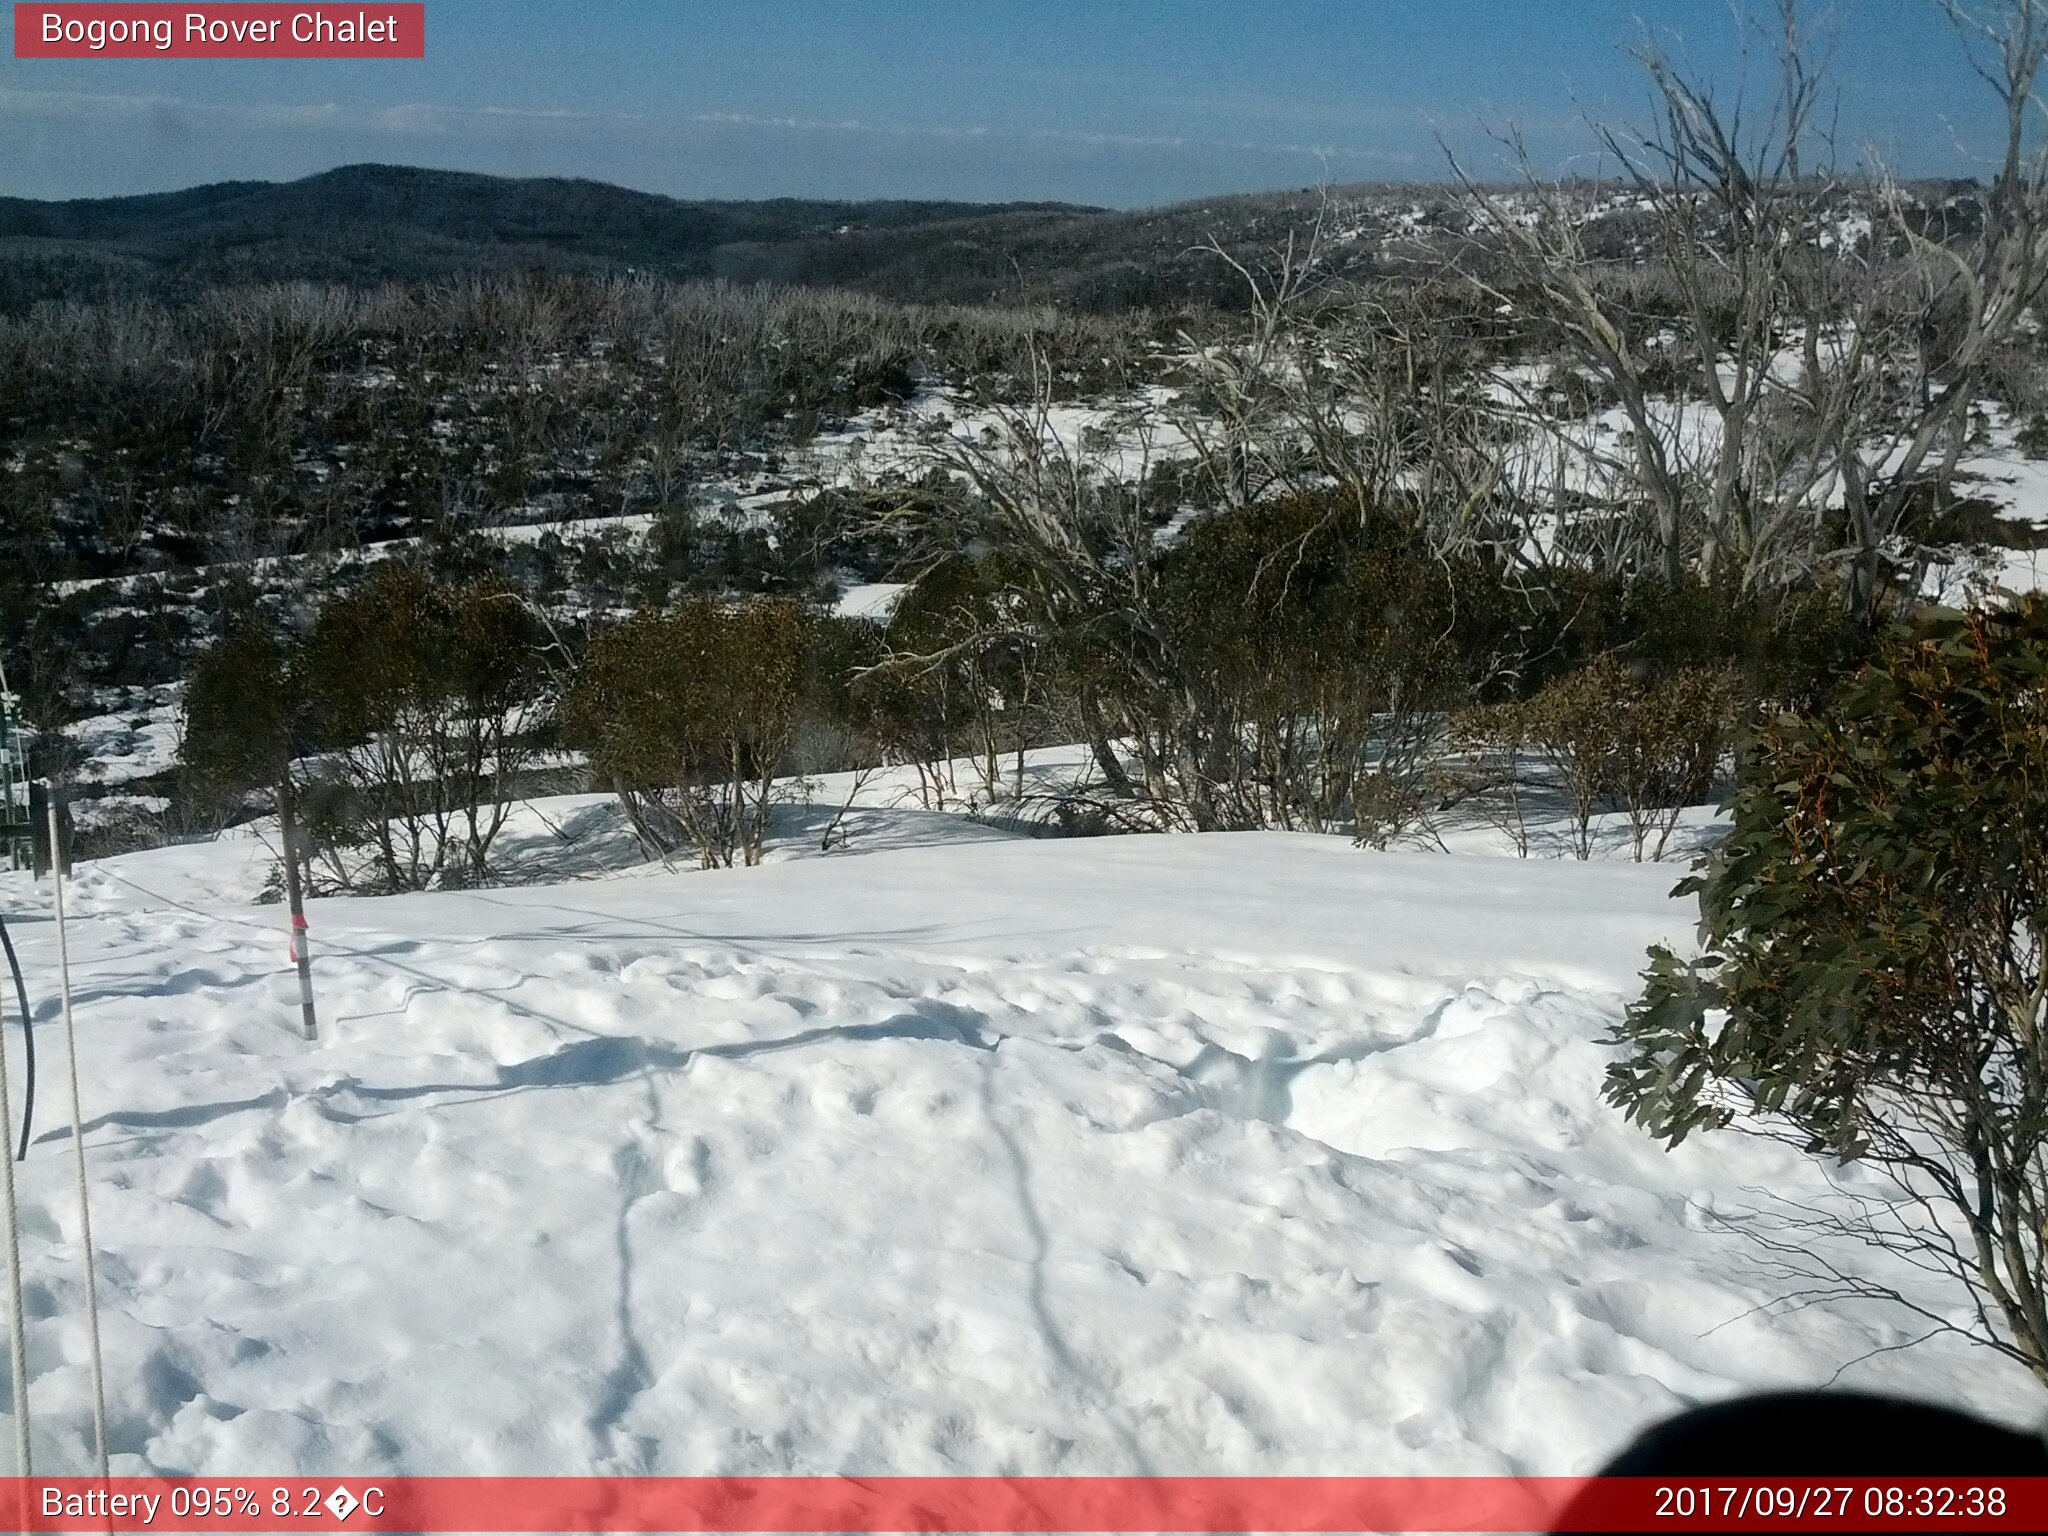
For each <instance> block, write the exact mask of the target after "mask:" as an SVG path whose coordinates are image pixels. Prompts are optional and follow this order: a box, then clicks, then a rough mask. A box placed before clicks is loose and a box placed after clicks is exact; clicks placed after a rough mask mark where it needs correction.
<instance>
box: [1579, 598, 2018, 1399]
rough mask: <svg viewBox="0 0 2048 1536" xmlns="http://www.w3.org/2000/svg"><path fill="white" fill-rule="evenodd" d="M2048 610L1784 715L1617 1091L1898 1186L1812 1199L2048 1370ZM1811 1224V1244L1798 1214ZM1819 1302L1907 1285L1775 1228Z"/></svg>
mask: <svg viewBox="0 0 2048 1536" xmlns="http://www.w3.org/2000/svg"><path fill="white" fill-rule="evenodd" d="M2044 807H2048V600H2044V599H2043V598H2041V597H2038V596H2036V597H2032V598H2029V599H2027V600H2026V601H2025V602H2024V603H2023V604H2022V605H2021V606H2019V607H2017V608H2013V609H2009V610H2000V611H1994V612H1985V613H1967V614H1964V613H1955V612H1937V613H1934V614H1931V615H1929V616H1928V617H1926V618H1925V619H1923V620H1921V621H1920V622H1919V623H1917V624H1916V625H1915V626H1913V627H1911V628H1910V629H1904V630H1901V631H1900V632H1898V633H1896V634H1894V635H1893V636H1892V637H1890V639H1889V640H1888V641H1887V643H1886V645H1885V647H1884V649H1883V650H1882V652H1881V654H1880V656H1879V658H1878V659H1877V660H1876V661H1874V662H1873V663H1871V664H1870V665H1868V666H1866V667H1865V668H1864V669H1863V670H1862V671H1861V672H1860V673H1859V674H1858V675H1857V676H1856V677H1855V678H1854V679H1853V680H1852V681H1851V682H1849V683H1848V684H1846V685H1844V687H1843V688H1842V690H1841V691H1840V692H1839V693H1838V694H1837V695H1836V696H1835V697H1834V698H1833V699H1831V700H1829V701H1827V702H1825V703H1823V704H1822V705H1820V706H1818V707H1816V708H1814V709H1811V710H1807V711H1802V712H1797V713H1787V714H1783V715H1780V716H1778V717H1777V718H1775V719H1773V720H1771V721H1769V722H1768V723H1767V724H1765V725H1763V726H1762V727H1761V728H1760V729H1759V730H1758V731H1757V733H1756V735H1755V737H1754V740H1753V741H1752V742H1751V744H1750V746H1749V748H1748V751H1747V754H1746V758H1745V762H1744V764H1743V767H1742V771H1741V776H1740V781H1739V784H1738V788H1737V792H1736V794H1735V796H1734V800H1733V806H1732V809H1733V816H1734V827H1733V831H1732V833H1731V835H1730V836H1729V838H1728V839H1727V841H1726V843H1725V844H1724V845H1723V846H1722V847H1721V848H1720V849H1719V850H1718V851H1717V852H1716V853H1714V854H1713V855H1712V856H1710V858H1709V859H1708V860H1707V861H1706V863H1705V864H1704V866H1703V868H1702V871H1701V873H1700V874H1699V875H1698V876H1697V877H1696V878H1694V879H1692V880H1690V881H1688V882H1687V883H1686V884H1685V885H1683V886H1681V887H1680V890H1681V891H1687V892H1697V893H1698V894H1699V896H1700V898H1701V905H1702V911H1703V917H1702V922H1701V938H1702V941H1703V946H1702V947H1703V950H1704V953H1703V954H1702V955H1701V956H1700V957H1699V958H1698V959H1694V960H1683V959H1680V958H1679V957H1678V956H1676V955H1674V954H1672V953H1671V952H1669V951H1668V950H1662V949H1659V950H1657V951H1654V952H1653V955H1652V964H1651V966H1650V969H1649V971H1648V973H1647V977H1646V982H1647V985H1646V987H1645V990H1644V992H1643V995H1642V997H1641V998H1640V1000H1639V1001H1638V1002H1637V1003H1636V1004H1635V1005H1634V1007H1633V1008H1632V1009H1631V1010H1630V1011H1629V1013H1628V1015H1627V1017H1626V1020H1625V1022H1624V1023H1623V1024H1622V1025H1621V1027H1620V1029H1619V1033H1618V1041H1619V1043H1620V1044H1622V1045H1624V1046H1626V1047H1627V1048H1628V1052H1629V1054H1628V1056H1627V1058H1626V1059H1625V1060H1622V1061H1620V1062H1618V1063H1617V1064H1616V1065H1615V1066H1614V1067H1613V1068H1612V1070H1611V1074H1610V1077H1609V1081H1608V1090H1607V1091H1608V1097H1609V1099H1610V1100H1611V1101H1612V1102H1613V1103H1615V1104H1617V1105H1619V1106H1621V1107H1623V1108H1624V1109H1626V1110H1627V1112H1628V1113H1629V1115H1630V1116H1631V1118H1633V1119H1635V1120H1637V1121H1639V1122H1640V1123H1642V1124H1643V1125H1644V1126H1646V1127H1647V1128H1648V1129H1649V1130H1650V1131H1651V1132H1652V1133H1653V1134H1655V1135H1656V1136H1658V1137H1660V1138H1662V1139H1663V1140H1665V1141H1667V1142H1670V1143H1672V1144H1676V1143H1677V1142H1679V1141H1681V1140H1683V1139H1684V1138H1685V1137H1686V1136H1687V1135H1688V1134H1690V1133H1691V1132H1693V1131H1695V1130H1706V1129H1714V1128H1720V1127H1738V1128H1742V1129H1746V1130H1750V1131H1753V1132H1757V1133H1761V1134H1764V1135H1768V1136H1774V1137H1779V1138H1784V1139H1787V1140H1790V1141H1792V1142H1794V1143H1795V1144H1796V1145H1799V1146H1802V1147H1804V1148H1805V1149H1806V1150H1808V1151H1810V1152H1812V1153H1814V1154H1816V1155H1823V1156H1826V1157H1829V1158H1832V1159H1836V1160H1839V1161H1842V1162H1851V1161H1857V1162H1864V1163H1870V1164H1876V1165H1880V1166H1881V1167H1883V1168H1884V1169H1887V1170H1889V1171H1891V1172H1892V1173H1893V1174H1895V1175H1896V1176H1897V1178H1898V1181H1899V1188H1900V1191H1901V1193H1900V1195H1899V1196H1898V1198H1896V1199H1895V1200H1885V1201H1874V1200H1862V1201H1858V1202H1855V1203H1854V1205H1853V1210H1854V1212H1855V1214H1853V1215H1850V1216H1843V1215H1840V1214H1835V1213H1823V1212H1810V1213H1807V1214H1808V1216H1809V1218H1810V1223H1811V1225H1813V1226H1818V1227H1822V1228H1825V1229H1828V1230H1831V1231H1834V1232H1837V1233H1850V1234H1853V1235H1854V1236H1856V1237H1858V1238H1860V1239H1862V1240H1865V1241H1870V1242H1875V1243H1878V1244H1881V1245H1883V1246H1885V1247H1887V1248H1889V1249H1892V1250H1893V1251H1895V1252H1898V1253H1900V1254H1902V1255H1904V1256H1905V1257H1906V1258H1907V1259H1908V1260H1909V1261H1910V1262H1913V1263H1915V1264H1916V1265H1919V1266H1920V1267H1922V1268H1933V1269H1936V1270H1938V1271H1942V1272H1946V1273H1948V1274H1950V1275H1952V1276H1954V1277H1955V1278H1956V1279H1957V1280H1959V1281H1960V1282H1961V1283H1962V1285H1963V1286H1964V1287H1965V1288H1966V1289H1967V1291H1968V1293H1969V1295H1970V1297H1971V1299H1972V1301H1973V1304H1974V1311H1973V1315H1972V1320H1970V1321H1967V1322H1964V1323H1958V1322H1957V1321H1955V1319H1954V1318H1953V1317H1952V1316H1950V1315H1946V1314H1936V1313H1934V1312H1931V1311H1927V1310H1926V1309H1922V1308H1917V1307H1916V1308H1914V1310H1916V1311H1919V1312H1920V1313H1921V1316H1922V1317H1923V1319H1924V1320H1925V1321H1926V1322H1927V1323H1928V1324H1929V1325H1930V1327H1931V1329H1932V1330H1933V1331H1936V1332H1942V1331H1953V1332H1961V1333H1963V1334H1966V1335H1967V1336H1969V1337H1971V1338H1973V1339H1976V1340H1978V1341H1980V1342H1982V1343H1986V1344H1989V1345H1991V1346H1992V1347H1994V1348H1996V1349H1998V1350H2000V1351H2002V1352H2003V1353H2005V1354H2007V1355H2009V1356H2011V1357H2013V1358H2015V1359H2017V1360H2019V1361H2021V1362H2022V1363H2024V1364H2025V1365H2026V1366H2027V1367H2028V1368H2029V1369H2030V1370H2032V1371H2033V1373H2034V1374H2035V1375H2036V1376H2037V1377H2039V1378H2040V1379H2041V1380H2042V1381H2043V1382H2048V1293H2044V1286H2048V1272H2044V1258H2048V955H2044V946H2048V814H2044V811H2043V808H2044ZM1794 1228H1795V1230H1796V1231H1797V1232H1798V1234H1799V1238H1800V1239H1804V1238H1807V1237H1810V1236H1811V1235H1812V1234H1811V1232H1810V1231H1809V1230H1806V1225H1805V1224H1803V1223H1800V1222H1796V1221H1795V1223H1794ZM1774 1246H1776V1247H1777V1249H1778V1251H1779V1252H1780V1253H1782V1254H1784V1255H1785V1256H1786V1258H1787V1263H1788V1273H1798V1274H1800V1275H1802V1276H1803V1277H1806V1278H1809V1279H1812V1280H1814V1281H1815V1282H1816V1284H1817V1290H1816V1291H1815V1292H1813V1293H1812V1294H1834V1295H1839V1294H1851V1295H1863V1296H1876V1297H1883V1298H1885V1299H1888V1300H1891V1301H1893V1302H1898V1303H1901V1304H1904V1302H1903V1298H1901V1297H1900V1296H1899V1295H1898V1294H1897V1293H1895V1292H1892V1291H1890V1290H1888V1289H1887V1288H1885V1287H1883V1286H1882V1285H1880V1284H1878V1283H1876V1282H1874V1281H1872V1280H1870V1279H1868V1278H1867V1277H1865V1276H1861V1275H1858V1274H1852V1273H1848V1272H1845V1271H1844V1270H1842V1269H1841V1268H1840V1267H1830V1266H1828V1265H1826V1264H1825V1263H1824V1261H1821V1260H1819V1259H1817V1258H1816V1257H1815V1253H1814V1249H1813V1247H1812V1245H1811V1244H1810V1243H1808V1242H1805V1241H1803V1240H1795V1241H1789V1242H1788V1241H1782V1240H1778V1241H1776V1242H1775V1244H1774Z"/></svg>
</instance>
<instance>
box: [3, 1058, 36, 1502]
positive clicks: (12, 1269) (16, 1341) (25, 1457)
mask: <svg viewBox="0 0 2048 1536" xmlns="http://www.w3.org/2000/svg"><path fill="white" fill-rule="evenodd" d="M0 1116H4V1118H5V1119H6V1120H8V1121H12V1120H13V1118H14V1095H13V1094H12V1093H11V1092H10V1091H9V1090H8V1084H7V1052H6V1051H4V1050H0ZM0 1219H4V1220H5V1221H6V1223H7V1345H8V1350H9V1360H10V1363H11V1364H12V1366H13V1370H12V1372H11V1375H12V1376H13V1383H12V1385H13V1388H14V1466H15V1471H16V1472H17V1473H18V1474H19V1475H20V1476H22V1477H27V1476H29V1475H30V1473H31V1470H32V1467H31V1463H30V1460H29V1451H28V1334H27V1328H28V1324H27V1322H26V1320H25V1319H24V1318H23V1316H22V1310H21V1214H20V1209H19V1207H18V1206H17V1205H16V1203H15V1195H14V1159H13V1158H11V1157H0ZM24 1497H26V1495H24Z"/></svg>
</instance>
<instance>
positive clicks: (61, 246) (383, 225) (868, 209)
mask: <svg viewBox="0 0 2048 1536" xmlns="http://www.w3.org/2000/svg"><path fill="white" fill-rule="evenodd" d="M1098 213H1099V210H1094V209H1085V208H1076V207H1071V206H1068V205H1064V204H1054V203H947V202H884V201H873V202H822V201H807V200H799V199H794V198H775V199H770V200H766V201H761V202H686V201H682V200H680V199H677V198H672V197H663V196H659V195H657V194H654V193H649V192H635V191H631V190H629V189H627V188H624V187H615V186H609V185H606V184H605V183H602V182H594V181H572V180H563V179H557V178H539V177H535V178H517V179H515V178H509V177H498V176H479V175H471V174H468V173H463V172H454V171H433V170H421V169H417V168H414V167H409V166H391V165H355V166H345V167H342V168H341V169H339V170H333V171H327V172H324V173H322V174H320V175H317V176H309V177H307V178H305V179H304V180H301V181H293V182H260V181H255V182H252V181H235V182H220V183H216V184H214V185H211V186H203V187H192V188H188V189H187V190H184V191H181V192H166V193H157V194H153V195H149V196H143V197H117V198H101V199H92V200H83V201H76V202H33V201H29V200H26V199H22V198H0V260H4V261H5V263H6V268H5V270H6V274H7V276H8V278H9V279H10V281H9V285H8V286H9V287H11V288H14V289H16V290H18V291H17V293H16V294H15V296H14V302H15V303H17V304H18V303H19V302H21V300H22V298H23V297H25V296H26V294H25V293H23V292H21V291H19V290H22V289H24V288H32V289H35V290H38V293H37V296H56V295H55V294H54V293H52V292H51V290H52V289H58V290H63V291H67V292H68V291H71V290H73V289H79V290H82V291H83V292H84V293H92V292H95V291H100V292H103V291H105V289H106V288H107V287H109V286H112V287H115V288H126V287H129V286H131V285H135V286H141V287H143V288H146V289H149V290H152V291H156V292H159V293H160V294H161V293H162V292H163V290H164V289H166V288H173V289H175V288H183V287H189V286H203V285H206V284H211V283H219V282H224V281H225V282H235V281H252V280H253V281H266V280H272V279H292V278H311V279H316V280H325V281H343V282H356V281H377V280H381V279H384V278H394V277H398V278H403V277H419V276H432V275H440V274H444V273H449V272H456V271H477V270H486V271H488V270H501V269H504V268H507V267H546V268H551V269H590V268H601V269H611V270H620V271H624V270H628V269H632V270H637V271H645V272H654V273H659V274H661V275H664V276H670V277H713V276H729V277H735V278H741V279H752V278H756V277H762V276H785V275H792V274H793V272H794V271H797V270H801V269H803V268H805V267H807V266H811V265H820V264H822V265H827V266H829V265H831V263H830V262H829V261H828V262H823V263H820V260H819V255H818V252H819V251H821V250H826V249H829V248H830V247H831V246H832V245H833V244H834V243H837V242H846V241H848V240H872V239H873V238H874V237H876V236H878V235H895V236H897V237H902V236H904V235H907V234H911V233H913V232H923V238H924V239H927V240H928V239H932V238H939V239H943V238H945V237H944V236H943V234H939V233H937V232H940V231H945V230H948V229H954V228H958V227H960V226H963V225H990V224H991V223H993V225H995V226H998V227H1000V226H1005V225H1017V226H1031V225H1043V224H1048V223H1057V222H1064V221H1069V220H1074V219H1086V218H1088V217H1090V216H1091V215H1096V214H1098ZM791 250H795V251H798V252H801V253H802V254H801V255H799V256H797V258H796V259H795V260H794V261H793V262H792V261H790V260H787V259H783V260H778V255H777V253H779V252H786V251H791ZM869 264H870V263H866V262H859V261H856V262H855V263H853V265H854V266H856V267H859V266H865V265H869ZM38 268H40V269H42V271H41V275H40V280H37V281H30V279H31V278H32V277H33V276H34V275H35V273H36V270H37V269H38Z"/></svg>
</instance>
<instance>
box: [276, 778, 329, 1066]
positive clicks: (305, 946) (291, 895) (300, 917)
mask: <svg viewBox="0 0 2048 1536" xmlns="http://www.w3.org/2000/svg"><path fill="white" fill-rule="evenodd" d="M277 835H278V837H279V839H280V840H281V841H282V842H283V843H284V898H285V904H286V906H288V907H289V908H290V909H291V915H292V948H291V956H292V963H293V964H294V965H296V966H297V967H298V968H299V1028H300V1030H301V1032H302V1033H303V1034H304V1035H305V1037H306V1038H307V1039H308V1040H318V1039H319V1038H320V1021H319V1019H318V1018H317V1017H315V1015H314V1012H313V951H312V947H311V945H310V944H309V943H308V934H307V928H306V892H305V888H304V887H303V886H301V885H300V883H299V852H298V850H299V818H298V812H297V809H296V808H295V807H294V806H293V804H292V776H291V770H290V769H289V768H287V769H286V770H285V774H284V777H283V778H282V779H280V780H279V781H278V786H277Z"/></svg>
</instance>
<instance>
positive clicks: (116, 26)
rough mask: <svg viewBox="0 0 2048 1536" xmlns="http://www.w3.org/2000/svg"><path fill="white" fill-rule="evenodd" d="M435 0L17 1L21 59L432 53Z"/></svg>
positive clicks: (335, 56) (411, 55)
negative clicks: (297, 1) (282, 1)
mask: <svg viewBox="0 0 2048 1536" xmlns="http://www.w3.org/2000/svg"><path fill="white" fill-rule="evenodd" d="M426 54H427V8H426V6H425V5H423V4H406V5H386V4H380V3H377V0H370V3H368V4H362V3H358V4H354V5H325V4H317V5H272V4H259V5H221V4H212V5H206V4H201V5H157V4H137V5H126V4H120V3H118V0H106V3H93V4H84V3H76V0H72V3H56V4H47V5H32V4H21V3H17V4H16V5H15V7H14V56H15V57H16V58H17V59H423V58H425V57H426Z"/></svg>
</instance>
